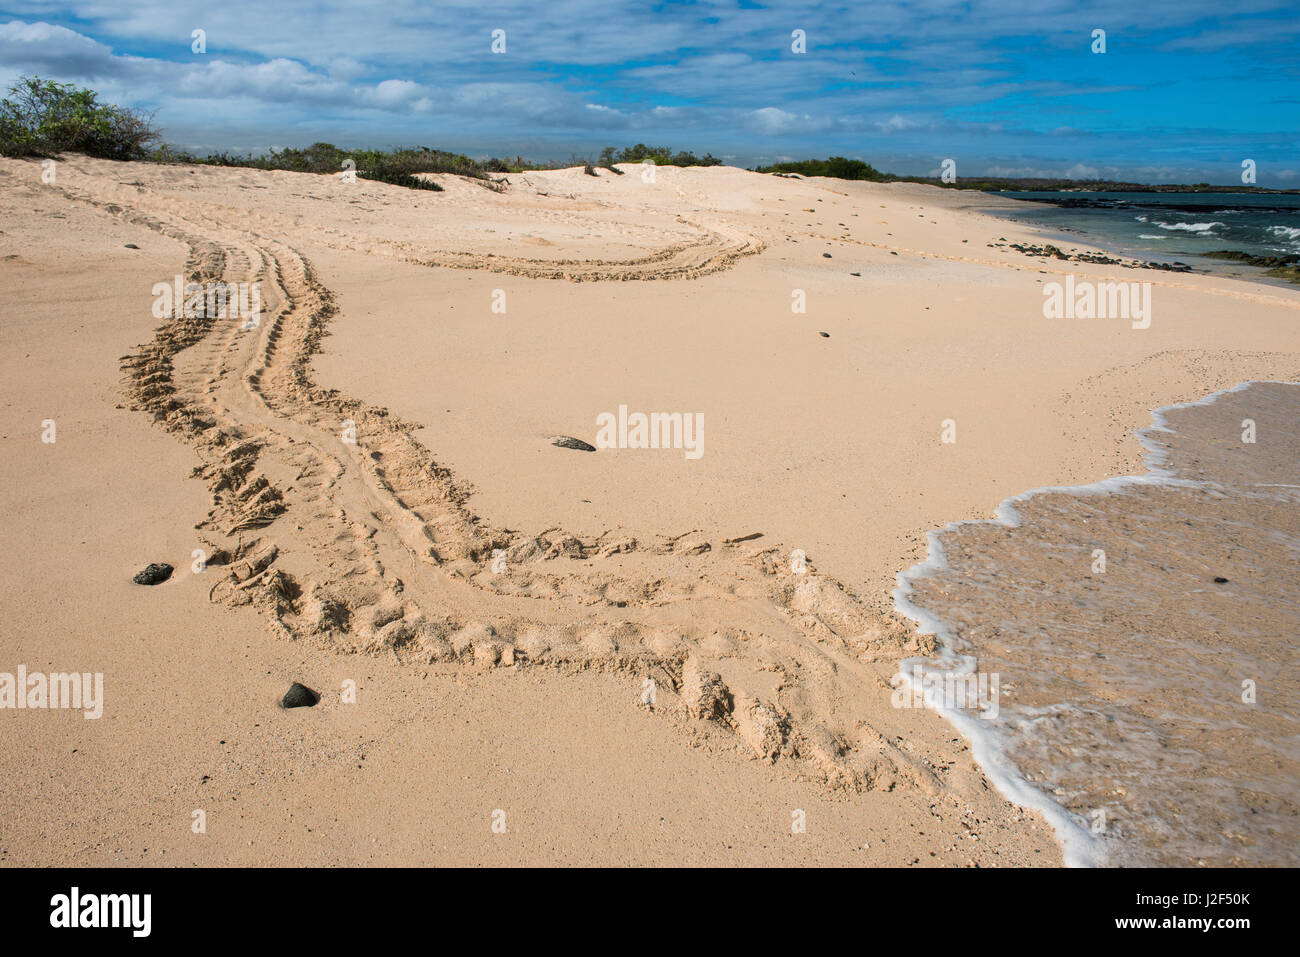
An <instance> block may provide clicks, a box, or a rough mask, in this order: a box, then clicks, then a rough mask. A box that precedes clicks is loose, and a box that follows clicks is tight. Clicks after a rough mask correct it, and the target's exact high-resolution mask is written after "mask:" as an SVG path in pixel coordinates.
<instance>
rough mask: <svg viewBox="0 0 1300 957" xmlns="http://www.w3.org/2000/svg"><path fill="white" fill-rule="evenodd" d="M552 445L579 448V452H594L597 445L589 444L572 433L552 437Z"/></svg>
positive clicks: (563, 447)
mask: <svg viewBox="0 0 1300 957" xmlns="http://www.w3.org/2000/svg"><path fill="white" fill-rule="evenodd" d="M551 444H552V445H558V446H559V447H560V448H562V449H577V450H578V451H579V452H594V451H596V447H595V446H594V445H588V444H587V443H586V442H584V441H582V439H575V438H574V437H573V436H571V435H557V436H555V437H554V438H552V439H551Z"/></svg>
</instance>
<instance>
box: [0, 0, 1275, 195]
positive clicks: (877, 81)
mask: <svg viewBox="0 0 1300 957" xmlns="http://www.w3.org/2000/svg"><path fill="white" fill-rule="evenodd" d="M195 29H202V30H204V31H205V32H206V44H207V52H206V53H203V54H196V53H194V52H192V50H191V44H192V40H191V36H192V32H193V31H194V30H195ZM1095 29H1103V30H1105V31H1106V52H1105V53H1093V52H1092V50H1091V46H1092V37H1091V34H1092V31H1093V30H1095ZM494 30H503V31H505V48H506V49H505V52H504V53H500V54H495V53H493V52H492V50H491V46H492V33H493V31H494ZM795 30H802V31H804V34H805V36H806V52H804V53H796V52H794V51H793V50H792V44H793V42H794V41H793V39H792V33H793V31H795ZM1297 50H1300V2H1298V0H1287V2H1280V0H1237V2H1234V3H1232V4H1225V3H1223V2H1221V0H1215V2H1209V0H1178V2H1167V0H1148V2H1145V3H1135V2H1133V0H1092V2H1088V3H1080V2H1058V0H1035V2H1033V3H1027V2H1026V0H989V2H969V3H955V2H946V0H911V2H903V3H885V2H860V3H834V2H832V3H813V2H810V3H795V2H785V0H770V2H757V0H697V2H658V3H655V2H623V0H605V2H590V0H528V2H517V0H504V2H498V0H421V2H406V0H390V2H382V3H374V4H344V3H332V2H304V0H273V2H259V3H244V2H239V0H229V2H225V3H219V4H214V3H191V2H186V0H167V2H159V0H114V2H107V0H99V2H88V3H58V4H52V3H41V2H33V3H24V2H17V0H0V83H3V84H4V85H5V87H7V86H8V85H9V84H10V83H11V82H12V81H13V80H14V79H16V78H17V77H18V76H20V75H24V74H29V73H33V72H35V73H39V74H40V75H42V76H49V77H52V78H55V79H59V80H64V81H69V82H77V83H81V84H85V85H88V86H93V87H94V88H95V89H98V90H100V91H101V92H102V93H103V95H104V97H105V98H106V99H108V100H111V101H113V102H118V103H124V104H129V105H132V106H138V107H143V108H146V109H151V110H156V111H157V119H158V122H159V123H160V124H161V125H162V126H163V127H165V128H166V138H167V140H168V141H169V142H172V143H175V144H177V145H180V146H185V147H188V148H191V149H196V150H202V151H207V150H231V151H238V152H245V151H249V150H252V151H255V152H260V151H261V150H263V149H265V148H267V147H272V146H274V147H280V146H302V145H306V144H308V143H311V142H314V141H316V140H328V141H330V142H333V143H336V144H338V145H341V146H348V147H362V146H392V145H399V144H400V145H427V146H435V147H439V148H443V149H450V150H456V151H462V152H467V153H469V154H471V155H474V156H487V155H490V154H494V155H505V154H514V153H523V154H524V155H525V156H530V157H533V158H545V159H550V158H565V157H568V156H569V155H570V154H571V153H574V152H577V153H579V154H585V153H588V152H596V151H598V150H599V149H600V148H601V147H603V146H606V145H613V146H623V145H627V144H630V143H636V142H647V143H653V144H656V145H660V144H663V145H669V146H673V147H675V148H684V149H690V150H693V151H695V152H697V153H703V152H705V151H710V152H712V153H714V155H716V156H719V157H722V158H723V159H725V160H726V161H727V162H730V163H734V164H735V165H739V166H751V165H754V164H755V163H767V162H771V161H774V160H779V159H792V158H793V159H799V158H808V157H814V156H826V155H830V154H838V155H845V156H851V157H857V158H860V159H864V160H866V161H868V162H870V163H872V164H873V165H875V166H876V167H877V168H880V169H885V170H889V171H893V172H899V173H913V174H919V173H933V172H936V171H937V170H938V169H939V165H940V163H941V161H942V160H943V159H945V158H949V157H951V158H953V159H955V160H956V162H957V173H958V175H959V176H974V175H979V174H986V173H987V174H994V175H1019V176H1032V175H1071V176H1076V177H1085V178H1086V177H1093V176H1103V177H1122V178H1131V179H1139V180H1143V181H1148V182H1170V181H1188V182H1199V181H1209V182H1215V183H1233V182H1239V181H1240V169H1241V162H1242V160H1243V159H1247V158H1249V159H1254V160H1255V161H1256V163H1257V165H1258V177H1259V183H1260V184H1261V185H1267V186H1278V187H1289V188H1295V187H1300V53H1297Z"/></svg>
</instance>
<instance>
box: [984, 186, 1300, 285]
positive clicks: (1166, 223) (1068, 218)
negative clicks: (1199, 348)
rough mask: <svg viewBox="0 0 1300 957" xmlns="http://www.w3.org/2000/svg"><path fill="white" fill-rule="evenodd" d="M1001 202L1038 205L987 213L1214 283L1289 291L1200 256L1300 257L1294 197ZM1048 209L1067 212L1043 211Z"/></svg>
mask: <svg viewBox="0 0 1300 957" xmlns="http://www.w3.org/2000/svg"><path fill="white" fill-rule="evenodd" d="M1001 195H1004V196H1007V197H1009V198H1013V199H1020V200H1031V201H1034V200H1036V201H1037V202H1029V203H1026V204H1025V206H1024V207H1023V208H1019V209H1017V208H1014V207H1013V208H1006V207H999V208H996V209H989V210H988V212H990V213H992V214H994V215H997V216H1003V217H1006V218H1010V219H1013V220H1016V221H1017V222H1022V223H1027V224H1030V225H1034V226H1038V227H1040V228H1043V229H1046V230H1049V231H1051V232H1052V233H1054V234H1055V235H1058V236H1061V237H1067V236H1068V237H1071V239H1072V240H1073V241H1075V242H1078V241H1079V240H1080V239H1084V240H1085V241H1090V242H1093V243H1094V244H1096V245H1100V246H1102V247H1103V248H1105V249H1109V250H1113V251H1115V252H1117V253H1120V254H1122V255H1127V256H1134V257H1137V258H1139V259H1150V260H1155V261H1160V262H1184V263H1187V264H1189V265H1192V266H1194V267H1195V268H1196V269H1198V270H1203V271H1208V272H1212V273H1216V274H1219V275H1231V276H1243V277H1245V278H1251V279H1256V280H1259V281H1262V282H1268V283H1276V284H1279V285H1289V283H1288V282H1287V280H1285V279H1281V278H1274V277H1269V276H1267V275H1266V274H1265V271H1264V270H1263V269H1260V268H1256V267H1250V266H1243V265H1242V264H1241V263H1236V262H1231V261H1226V260H1222V259H1212V258H1208V257H1206V256H1205V255H1204V254H1205V253H1208V252H1211V251H1214V250H1224V249H1233V250H1238V251H1240V252H1244V253H1249V254H1251V255H1254V256H1286V255H1294V254H1297V253H1300V195H1295V194H1263V193H1108V192H1087V193H1083V192H1075V191H1071V192H1060V191H1044V192H1014V193H1004V194H1001ZM1053 203H1066V204H1069V205H1063V206H1057V205H1046V204H1053ZM1066 241H1067V242H1068V241H1070V239H1067V240H1066Z"/></svg>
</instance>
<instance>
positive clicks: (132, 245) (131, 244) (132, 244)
mask: <svg viewBox="0 0 1300 957" xmlns="http://www.w3.org/2000/svg"><path fill="white" fill-rule="evenodd" d="M126 248H127V249H139V248H140V247H139V246H137V245H136V244H135V243H127V244H126Z"/></svg>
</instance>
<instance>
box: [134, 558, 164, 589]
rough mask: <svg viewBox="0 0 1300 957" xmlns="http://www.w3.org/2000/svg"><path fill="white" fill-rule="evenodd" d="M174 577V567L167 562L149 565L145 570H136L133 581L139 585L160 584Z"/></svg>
mask: <svg viewBox="0 0 1300 957" xmlns="http://www.w3.org/2000/svg"><path fill="white" fill-rule="evenodd" d="M171 577H172V567H171V566H170V565H168V564H167V563H166V562H161V563H159V564H157V565H149V566H148V567H147V568H145V569H144V570H143V571H139V572H136V574H135V577H134V578H132V579H131V581H133V582H135V583H136V584H137V585H159V584H161V583H162V582H165V581H166V580H167V579H169V578H171Z"/></svg>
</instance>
